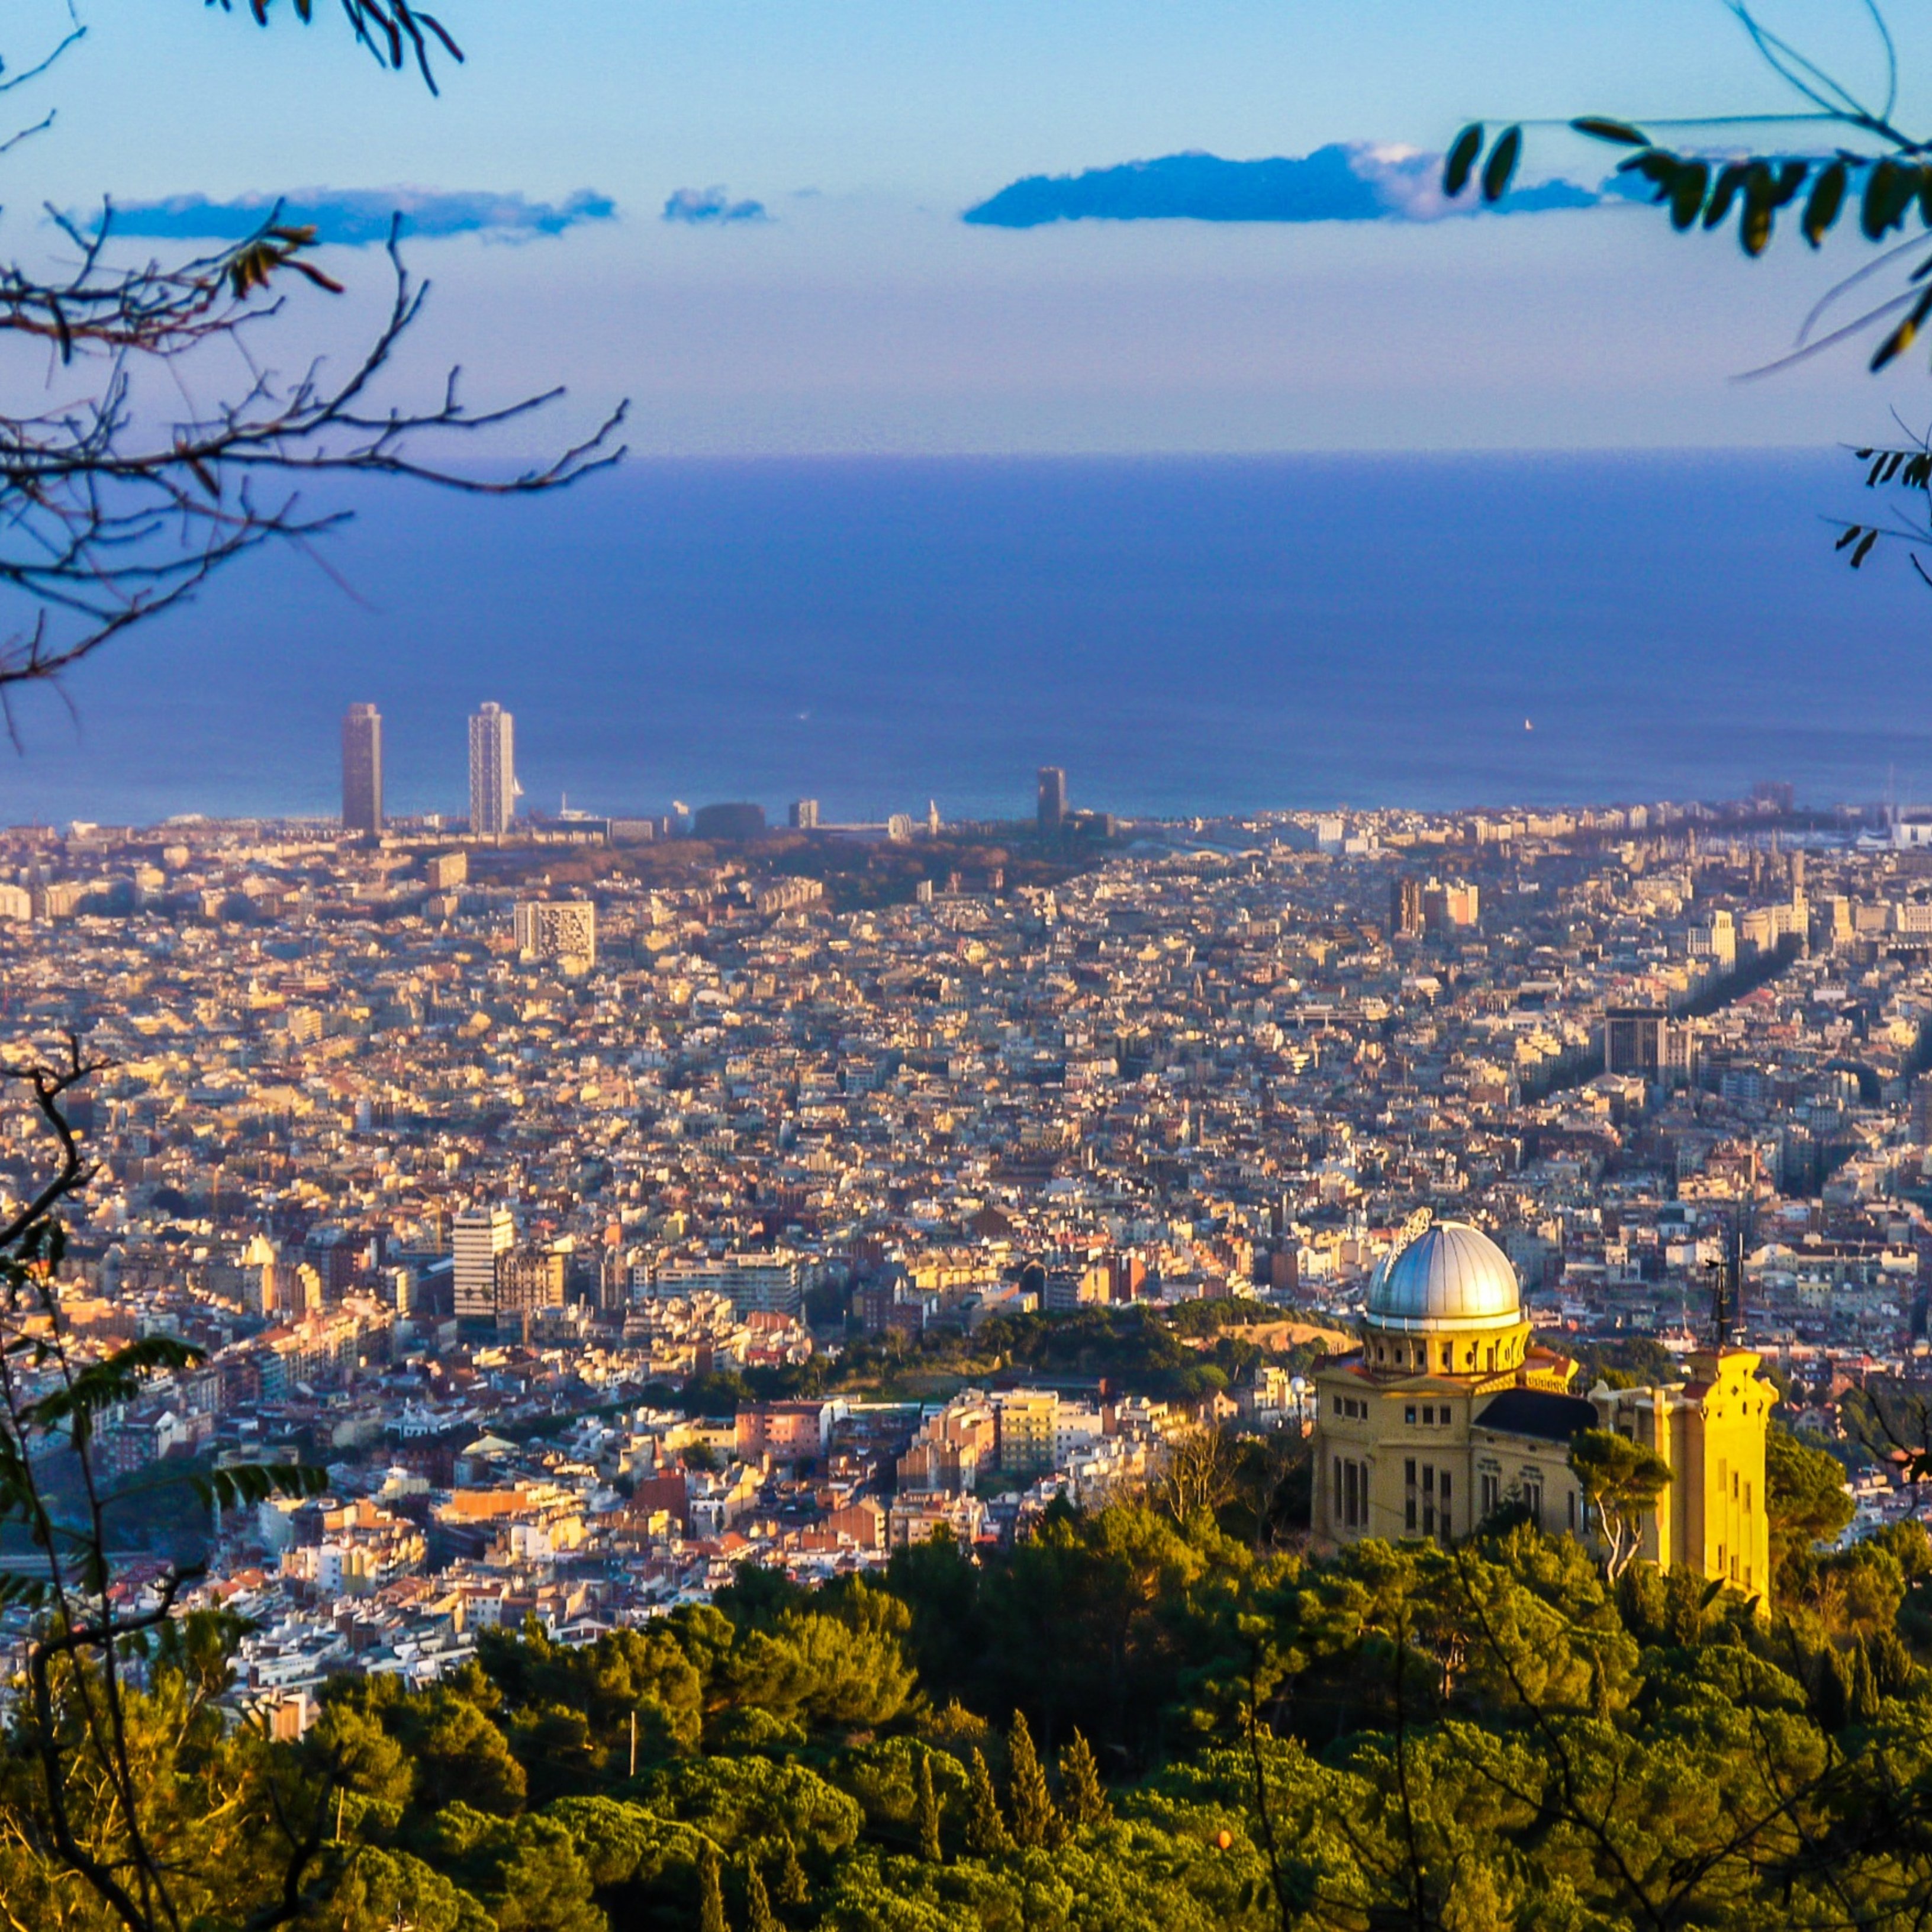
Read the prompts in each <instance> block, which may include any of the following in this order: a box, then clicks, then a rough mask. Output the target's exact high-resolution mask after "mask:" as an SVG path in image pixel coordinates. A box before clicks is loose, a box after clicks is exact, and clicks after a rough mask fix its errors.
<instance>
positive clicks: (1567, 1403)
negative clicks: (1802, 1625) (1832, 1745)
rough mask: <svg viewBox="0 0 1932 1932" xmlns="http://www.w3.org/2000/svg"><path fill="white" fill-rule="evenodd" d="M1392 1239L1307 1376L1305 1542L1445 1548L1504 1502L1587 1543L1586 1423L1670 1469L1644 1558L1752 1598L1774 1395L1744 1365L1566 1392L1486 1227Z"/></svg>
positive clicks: (1759, 1585)
mask: <svg viewBox="0 0 1932 1932" xmlns="http://www.w3.org/2000/svg"><path fill="white" fill-rule="evenodd" d="M1407 1232H1409V1235H1410V1238H1409V1239H1407V1240H1406V1242H1403V1243H1399V1244H1398V1245H1397V1247H1396V1249H1395V1250H1394V1252H1393V1253H1391V1256H1389V1258H1388V1260H1387V1261H1386V1262H1384V1263H1383V1264H1382V1266H1381V1267H1380V1268H1379V1269H1378V1270H1377V1271H1376V1276H1375V1278H1374V1280H1373V1284H1372V1286H1371V1287H1370V1291H1369V1298H1368V1304H1367V1309H1366V1310H1365V1312H1364V1315H1363V1317H1362V1322H1361V1344H1362V1345H1361V1349H1360V1350H1359V1351H1358V1352H1357V1353H1355V1354H1354V1355H1348V1356H1345V1357H1343V1358H1340V1359H1339V1360H1335V1361H1331V1362H1329V1363H1328V1364H1327V1365H1326V1366H1325V1367H1323V1368H1322V1369H1321V1370H1318V1372H1317V1373H1316V1376H1315V1385H1316V1396H1317V1399H1318V1409H1317V1414H1316V1424H1315V1435H1314V1450H1315V1457H1316V1485H1315V1534H1316V1541H1317V1543H1318V1544H1320V1545H1321V1546H1322V1547H1327V1548H1329V1549H1334V1548H1336V1547H1339V1546H1340V1545H1343V1544H1350V1543H1357V1542H1361V1541H1364V1540H1365V1539H1367V1538H1370V1537H1382V1538H1389V1539H1391V1540H1394V1539H1400V1538H1404V1537H1427V1538H1433V1539H1434V1540H1436V1541H1440V1542H1443V1543H1449V1542H1453V1541H1460V1540H1461V1539H1462V1538H1465V1537H1467V1536H1469V1535H1472V1534H1473V1533H1474V1532H1475V1530H1477V1529H1478V1528H1479V1527H1480V1526H1481V1525H1482V1523H1484V1520H1486V1519H1487V1518H1488V1517H1492V1516H1493V1515H1494V1514H1496V1512H1497V1511H1499V1510H1501V1509H1502V1508H1505V1506H1506V1505H1516V1506H1519V1507H1520V1508H1522V1509H1523V1511H1524V1512H1525V1513H1526V1514H1527V1516H1528V1517H1529V1519H1530V1520H1531V1521H1532V1522H1533V1523H1535V1524H1537V1525H1538V1527H1540V1528H1541V1529H1546V1530H1550V1531H1553V1532H1561V1533H1562V1534H1565V1535H1573V1536H1577V1537H1580V1538H1583V1539H1584V1540H1586V1541H1589V1540H1590V1538H1591V1534H1592V1532H1591V1526H1590V1524H1589V1520H1588V1513H1587V1511H1586V1504H1585V1499H1584V1497H1583V1492H1582V1490H1581V1487H1580V1485H1579V1484H1578V1482H1577V1478H1576V1476H1575V1474H1574V1472H1573V1471H1572V1470H1571V1467H1570V1445H1571V1442H1572V1441H1573V1440H1574V1439H1575V1437H1576V1436H1577V1434H1578V1433H1580V1431H1582V1430H1586V1429H1601V1430H1610V1431H1613V1432H1614V1433H1618V1434H1620V1435H1623V1436H1628V1437H1630V1438H1631V1439H1633V1440H1635V1441H1637V1442H1642V1443H1643V1444H1645V1445H1646V1446H1647V1447H1649V1448H1652V1449H1655V1451H1657V1453H1658V1454H1659V1455H1661V1456H1662V1457H1664V1460H1666V1461H1667V1462H1668V1463H1670V1468H1671V1481H1670V1484H1669V1486H1668V1487H1667V1490H1666V1492H1665V1494H1664V1498H1663V1499H1662V1501H1661V1502H1660V1503H1659V1505H1658V1508H1657V1510H1656V1511H1655V1514H1653V1516H1652V1517H1651V1518H1650V1519H1649V1521H1648V1522H1647V1523H1646V1529H1645V1534H1644V1541H1643V1549H1642V1551H1641V1554H1642V1555H1643V1556H1644V1557H1646V1558H1647V1559H1649V1561H1651V1562H1655V1563H1657V1564H1658V1565H1661V1567H1662V1568H1665V1569H1676V1568H1683V1567H1688V1568H1690V1569H1691V1570H1692V1571H1694V1572H1695V1573H1696V1574H1698V1575H1700V1576H1703V1577H1710V1578H1712V1579H1715V1580H1721V1581H1723V1582H1725V1583H1734V1584H1736V1586H1737V1587H1738V1588H1739V1589H1741V1590H1745V1591H1747V1592H1761V1591H1762V1590H1763V1589H1765V1587H1766V1583H1767V1582H1768V1580H1769V1564H1770V1528H1769V1518H1768V1516H1767V1514H1766V1508H1765V1487H1764V1485H1765V1477H1764V1445H1765V1436H1766V1432H1767V1430H1768V1428H1769V1420H1770V1415H1771V1410H1772V1405H1773V1404H1774V1403H1775V1402H1776V1400H1778V1397H1777V1391H1775V1389H1774V1388H1772V1385H1771V1384H1770V1383H1769V1382H1767V1381H1766V1380H1765V1379H1763V1377H1762V1376H1760V1375H1759V1373H1757V1370H1758V1361H1759V1358H1758V1357H1757V1355H1754V1354H1752V1353H1751V1352H1750V1351H1749V1350H1748V1349H1733V1348H1723V1349H1718V1348H1713V1349H1710V1350H1708V1351H1706V1352H1700V1353H1698V1354H1697V1355H1692V1356H1691V1357H1690V1358H1688V1361H1687V1362H1686V1364H1685V1367H1686V1369H1687V1371H1688V1373H1687V1375H1686V1378H1685V1380H1684V1381H1683V1382H1681V1383H1675V1384H1671V1385H1667V1386H1665V1387H1662V1388H1647V1389H1616V1390H1613V1389H1610V1388H1605V1387H1603V1386H1601V1385H1599V1386H1598V1388H1595V1389H1593V1390H1592V1391H1591V1392H1590V1394H1589V1395H1588V1396H1587V1397H1583V1396H1579V1395H1577V1394H1573V1393H1572V1392H1571V1382H1573V1380H1574V1377H1575V1375H1576V1372H1577V1370H1576V1364H1574V1362H1572V1361H1570V1360H1569V1359H1568V1358H1567V1357H1565V1356H1563V1355H1559V1354H1556V1353H1555V1352H1553V1351H1551V1350H1549V1349H1544V1348H1543V1347H1541V1346H1539V1345H1538V1343H1536V1342H1535V1340H1534V1339H1533V1337H1532V1334H1531V1332H1530V1325H1529V1320H1528V1319H1527V1318H1526V1316H1525V1315H1524V1313H1523V1307H1522V1298H1521V1294H1520V1289H1519V1288H1518V1285H1517V1277H1516V1271H1515V1270H1514V1268H1513V1267H1512V1266H1511V1264H1510V1261H1509V1258H1508V1256H1506V1255H1505V1254H1504V1253H1503V1251H1502V1250H1501V1249H1500V1248H1499V1247H1497V1246H1496V1244H1495V1243H1494V1242H1493V1241H1491V1240H1490V1238H1489V1237H1488V1236H1487V1235H1485V1234H1484V1233H1483V1232H1481V1230H1480V1229H1477V1228H1474V1227H1472V1226H1469V1225H1468V1224H1467V1223H1462V1222H1456V1221H1444V1222H1440V1223H1435V1224H1434V1225H1433V1226H1427V1227H1426V1228H1421V1229H1412V1230H1411V1231H1407Z"/></svg>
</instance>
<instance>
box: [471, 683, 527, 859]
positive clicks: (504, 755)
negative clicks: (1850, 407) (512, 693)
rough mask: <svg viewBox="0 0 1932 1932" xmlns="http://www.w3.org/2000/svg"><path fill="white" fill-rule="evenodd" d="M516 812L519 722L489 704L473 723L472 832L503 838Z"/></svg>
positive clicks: (499, 708) (474, 717)
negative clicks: (517, 735)
mask: <svg viewBox="0 0 1932 1932" xmlns="http://www.w3.org/2000/svg"><path fill="white" fill-rule="evenodd" d="M516 811H517V756H516V721H515V720H514V718H511V715H510V714H509V713H508V712H507V711H505V709H503V707H502V706H501V705H500V704H486V705H484V706H483V708H482V709H481V710H480V711H478V712H476V713H475V715H473V716H472V718H470V720H469V829H470V830H471V831H472V832H473V833H475V835H476V836H477V837H478V838H501V837H502V835H503V834H504V833H505V832H507V831H508V830H509V829H510V820H511V819H512V818H514V817H515V816H516Z"/></svg>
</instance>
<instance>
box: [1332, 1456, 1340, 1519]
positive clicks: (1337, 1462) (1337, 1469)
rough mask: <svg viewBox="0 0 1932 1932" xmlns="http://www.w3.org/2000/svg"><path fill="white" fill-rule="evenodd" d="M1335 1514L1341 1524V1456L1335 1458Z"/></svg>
mask: <svg viewBox="0 0 1932 1932" xmlns="http://www.w3.org/2000/svg"><path fill="white" fill-rule="evenodd" d="M1333 1514H1334V1518H1335V1520H1336V1521H1337V1523H1340V1521H1341V1520H1342V1459H1341V1457H1339V1456H1337V1457H1336V1458H1335V1507H1334V1512H1333Z"/></svg>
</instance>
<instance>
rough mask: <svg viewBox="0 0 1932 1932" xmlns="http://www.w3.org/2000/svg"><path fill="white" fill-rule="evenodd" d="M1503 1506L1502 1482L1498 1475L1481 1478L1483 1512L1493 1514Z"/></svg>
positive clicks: (1488, 1514) (1486, 1514)
mask: <svg viewBox="0 0 1932 1932" xmlns="http://www.w3.org/2000/svg"><path fill="white" fill-rule="evenodd" d="M1502 1506H1503V1482H1502V1478H1501V1477H1500V1476H1485V1477H1484V1478H1483V1514H1484V1515H1485V1516H1494V1515H1495V1514H1496V1511H1498V1510H1499V1509H1501V1508H1502Z"/></svg>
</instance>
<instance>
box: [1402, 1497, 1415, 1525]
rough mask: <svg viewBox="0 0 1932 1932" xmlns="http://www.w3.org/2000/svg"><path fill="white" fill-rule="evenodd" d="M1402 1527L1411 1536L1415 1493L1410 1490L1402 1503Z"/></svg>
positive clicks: (1413, 1522) (1413, 1521)
mask: <svg viewBox="0 0 1932 1932" xmlns="http://www.w3.org/2000/svg"><path fill="white" fill-rule="evenodd" d="M1402 1526H1403V1529H1406V1530H1407V1531H1408V1532H1409V1533H1410V1534H1411V1535H1414V1534H1415V1491H1414V1490H1410V1491H1409V1494H1408V1495H1407V1496H1405V1497H1403V1503H1402Z"/></svg>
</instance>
